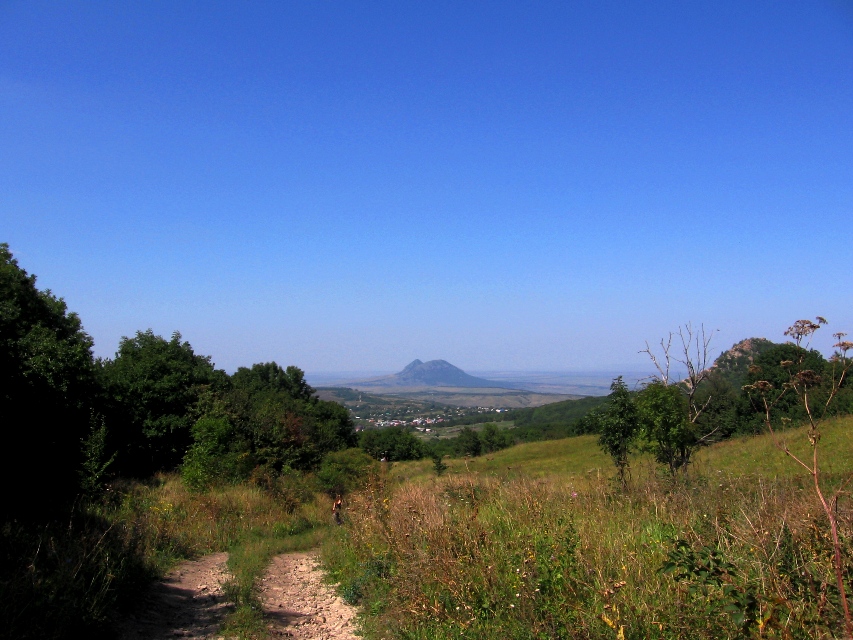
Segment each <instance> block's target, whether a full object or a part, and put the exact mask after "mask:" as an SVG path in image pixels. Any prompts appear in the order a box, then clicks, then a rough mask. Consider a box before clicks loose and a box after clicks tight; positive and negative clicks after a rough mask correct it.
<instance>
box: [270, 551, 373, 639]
mask: <svg viewBox="0 0 853 640" xmlns="http://www.w3.org/2000/svg"><path fill="white" fill-rule="evenodd" d="M261 601H262V602H263V604H264V614H265V615H266V617H267V619H268V620H269V624H268V629H269V634H270V637H273V638H295V639H297V640H356V636H355V633H354V631H355V629H354V619H355V614H356V609H355V607H352V606H350V605H348V604H346V603H345V602H344V601H343V600H342V599H341V598H340V596H338V595H336V594H335V591H334V589H333V588H332V587H331V586H329V585H327V584H324V583H323V574H322V572H321V571H320V570H319V568H318V566H317V558H316V556H315V555H314V554H313V553H285V554H282V555H280V556H276V557H275V558H273V561H272V563H271V564H270V568H269V571H268V572H267V575H266V576H264V578H263V581H262V582H261Z"/></svg>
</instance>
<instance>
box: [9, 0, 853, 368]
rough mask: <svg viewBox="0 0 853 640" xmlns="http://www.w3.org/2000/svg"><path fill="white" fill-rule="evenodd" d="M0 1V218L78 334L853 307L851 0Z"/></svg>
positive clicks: (648, 319) (561, 328)
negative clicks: (70, 314)
mask: <svg viewBox="0 0 853 640" xmlns="http://www.w3.org/2000/svg"><path fill="white" fill-rule="evenodd" d="M852 6H853V5H851V4H850V3H849V2H847V1H845V0H823V1H821V0H812V1H803V2H795V1H789V2H778V1H772V2H770V1H767V2H735V1H730V2H719V1H714V2H683V1H674V2H657V3H654V2H651V3H650V2H640V1H637V2H600V1H597V0H596V1H591V2H553V3H546V2H535V3H533V2H531V3H524V2H512V3H499V2H479V3H475V2H453V3H450V2H448V3H444V2H428V3H426V2H424V3H406V2H403V3H401V2H387V3H381V2H331V1H329V2H322V1H320V2H293V3H281V2H270V3H260V2H255V3H233V2H231V3H226V2H217V3H214V2H138V3H120V2H64V3H58V2H37V1H27V2H17V1H16V2H8V1H5V2H4V1H0V241H6V242H8V243H9V244H10V246H11V249H12V251H13V252H14V254H15V255H16V257H17V258H18V259H19V262H20V264H21V265H22V266H23V267H24V268H26V269H27V270H28V271H30V272H31V273H35V274H36V275H37V276H38V278H39V280H38V282H39V285H40V286H42V287H49V288H50V289H52V290H53V291H54V292H55V293H56V294H58V295H61V296H62V297H64V298H65V300H66V301H67V303H68V305H69V307H70V308H71V309H72V310H74V311H76V312H78V313H79V314H80V316H81V317H82V319H83V322H84V325H85V328H86V330H87V331H88V332H89V333H90V334H91V335H92V336H93V337H94V339H95V342H96V352H97V353H98V354H99V355H102V356H110V355H112V354H113V353H114V352H115V350H116V347H117V345H118V341H119V339H120V338H121V336H123V335H133V334H134V333H135V332H136V331H137V330H140V329H146V328H149V327H151V328H153V329H154V330H155V331H156V332H158V333H160V334H162V335H166V336H168V335H170V334H171V333H172V331H174V330H179V331H180V332H181V333H182V334H183V336H184V338H185V339H187V340H189V341H190V342H191V343H192V345H193V346H194V347H195V349H196V350H197V351H198V352H200V353H203V354H207V355H211V356H212V357H213V360H214V361H215V362H216V364H217V365H218V366H220V367H223V368H225V369H227V370H233V369H234V368H236V367H237V366H240V365H249V364H251V363H253V362H259V361H269V360H276V361H277V362H279V363H280V364H283V365H288V364H296V365H298V366H300V367H302V368H303V369H305V370H306V371H307V372H309V373H310V372H312V371H313V372H320V371H341V370H350V371H352V370H364V371H366V370H388V371H391V370H398V369H400V368H402V366H403V365H405V364H407V363H408V362H409V361H411V360H412V359H414V358H420V359H422V360H428V359H433V358H444V359H446V360H449V361H450V362H452V363H454V364H456V365H458V366H461V367H462V368H464V369H469V370H488V369H504V370H506V369H516V370H573V369H577V370H595V369H613V368H614V367H616V368H618V367H621V366H625V367H636V366H639V365H642V364H644V363H645V362H644V360H643V359H642V356H640V355H638V354H637V351H638V350H639V349H641V348H642V347H643V345H644V341H645V340H647V339H649V340H652V341H654V340H656V339H659V338H660V336H662V335H664V334H665V333H666V332H668V331H669V330H670V329H675V328H677V326H678V325H679V324H680V323H683V322H685V321H688V320H691V321H693V322H694V323H700V322H704V323H705V324H706V326H707V327H709V328H718V329H720V333H719V334H718V336H717V338H716V344H717V347H718V349H723V348H727V347H728V346H730V345H731V344H732V343H733V342H735V341H737V340H739V339H741V338H744V337H748V336H764V337H768V338H771V339H775V340H781V339H782V338H783V336H782V332H783V331H784V329H785V328H786V327H787V326H788V325H789V324H791V322H792V321H793V320H795V319H797V318H800V317H813V316H814V315H818V314H820V315H823V316H826V317H827V318H828V319H829V321H830V323H831V324H830V326H829V328H828V329H824V330H823V331H824V332H826V334H827V335H826V336H824V340H822V341H819V346H821V348H824V349H825V348H826V346H827V345H828V344H829V342H830V336H829V335H828V334H829V333H830V330H833V331H835V330H839V329H846V330H849V331H850V332H851V333H853V286H851V285H853V251H851V221H853V8H851V7H852Z"/></svg>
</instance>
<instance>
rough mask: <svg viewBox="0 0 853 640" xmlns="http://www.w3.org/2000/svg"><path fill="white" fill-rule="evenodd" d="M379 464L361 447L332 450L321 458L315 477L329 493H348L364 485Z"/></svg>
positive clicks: (375, 471)
mask: <svg viewBox="0 0 853 640" xmlns="http://www.w3.org/2000/svg"><path fill="white" fill-rule="evenodd" d="M378 466H379V464H378V463H377V462H376V460H374V459H373V458H372V457H370V456H369V455H368V454H367V453H365V452H364V451H362V450H361V449H344V450H343V451H334V452H332V453H329V454H328V455H326V457H325V458H323V462H322V464H321V465H320V470H319V471H318V472H317V479H318V480H319V481H320V484H321V485H322V487H323V489H324V490H326V491H327V492H328V493H329V494H330V495H335V494H343V493H348V492H349V491H352V490H354V489H358V488H359V487H362V486H364V484H365V483H366V482H367V481H368V479H369V478H370V476H371V475H373V474H376V473H377V471H378Z"/></svg>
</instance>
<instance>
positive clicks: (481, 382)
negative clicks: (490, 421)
mask: <svg viewBox="0 0 853 640" xmlns="http://www.w3.org/2000/svg"><path fill="white" fill-rule="evenodd" d="M358 384H359V386H365V387H367V386H369V387H467V388H479V389H483V388H504V389H509V388H512V387H509V386H508V385H506V384H501V383H500V382H495V381H493V380H486V379H485V378H478V377H476V376H472V375H469V374H467V373H465V372H464V371H462V369H460V368H459V367H455V366H453V365H452V364H450V363H449V362H447V360H430V361H429V362H422V361H420V360H412V362H410V363H409V364H408V365H406V367H405V368H404V369H403V370H402V371H401V372H400V373H395V374H393V375H390V376H383V377H381V378H373V379H372V380H365V381H363V382H360V383H358Z"/></svg>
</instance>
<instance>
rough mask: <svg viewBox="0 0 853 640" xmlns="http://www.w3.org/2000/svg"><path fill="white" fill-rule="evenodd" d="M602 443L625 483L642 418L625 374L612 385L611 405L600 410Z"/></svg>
mask: <svg viewBox="0 0 853 640" xmlns="http://www.w3.org/2000/svg"><path fill="white" fill-rule="evenodd" d="M597 421H598V429H599V433H598V444H599V446H600V447H601V448H602V449H603V450H604V452H605V453H607V454H608V455H609V456H610V457H611V458H613V464H615V465H616V475H617V477H618V478H619V482H620V483H621V484H622V486H625V484H626V482H627V476H628V474H629V466H628V454H629V453H631V447H632V446H633V443H634V440H635V439H636V437H637V432H638V430H639V417H638V415H637V408H636V406H635V405H634V400H633V398H632V397H631V394H630V393H629V391H628V387H626V386H625V383H624V382H623V381H622V376H619V377H618V378H616V379H615V380H614V381H613V383H612V384H611V385H610V396H609V397H608V403H607V405H606V406H605V407H604V408H603V409H602V410H600V411H599V412H598V414H597Z"/></svg>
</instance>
